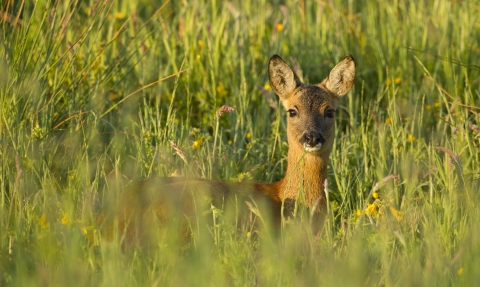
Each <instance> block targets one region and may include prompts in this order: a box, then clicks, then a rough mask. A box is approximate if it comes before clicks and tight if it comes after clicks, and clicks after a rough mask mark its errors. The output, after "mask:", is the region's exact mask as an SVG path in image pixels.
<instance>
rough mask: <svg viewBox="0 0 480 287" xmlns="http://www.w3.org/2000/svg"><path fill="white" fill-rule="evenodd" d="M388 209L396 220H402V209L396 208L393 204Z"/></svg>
mask: <svg viewBox="0 0 480 287" xmlns="http://www.w3.org/2000/svg"><path fill="white" fill-rule="evenodd" d="M390 211H391V212H392V214H393V216H394V217H395V219H396V220H397V221H398V222H400V221H402V219H403V214H404V213H403V212H402V211H400V210H396V209H395V208H394V207H393V206H390Z"/></svg>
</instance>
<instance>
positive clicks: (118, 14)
mask: <svg viewBox="0 0 480 287" xmlns="http://www.w3.org/2000/svg"><path fill="white" fill-rule="evenodd" d="M116 16H117V19H123V18H124V17H125V15H123V13H122V12H118V13H117V15H116Z"/></svg>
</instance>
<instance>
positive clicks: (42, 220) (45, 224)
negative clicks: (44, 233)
mask: <svg viewBox="0 0 480 287" xmlns="http://www.w3.org/2000/svg"><path fill="white" fill-rule="evenodd" d="M38 224H39V225H40V226H41V227H42V228H48V222H47V214H46V213H45V212H44V213H43V214H42V216H41V217H40V218H39V219H38Z"/></svg>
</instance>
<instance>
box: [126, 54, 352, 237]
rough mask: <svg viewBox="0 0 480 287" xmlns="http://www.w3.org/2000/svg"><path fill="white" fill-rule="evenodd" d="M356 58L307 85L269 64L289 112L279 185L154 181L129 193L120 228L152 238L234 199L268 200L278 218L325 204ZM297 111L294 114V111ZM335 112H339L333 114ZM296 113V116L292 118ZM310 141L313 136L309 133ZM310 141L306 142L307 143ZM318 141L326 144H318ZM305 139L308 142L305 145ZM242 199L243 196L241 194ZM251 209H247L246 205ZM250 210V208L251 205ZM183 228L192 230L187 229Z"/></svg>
mask: <svg viewBox="0 0 480 287" xmlns="http://www.w3.org/2000/svg"><path fill="white" fill-rule="evenodd" d="M354 77H355V62H354V60H353V58H352V57H351V56H347V57H345V58H344V59H343V60H342V61H340V62H339V63H338V64H337V65H336V66H335V67H334V68H333V69H332V71H331V72H330V74H329V76H328V77H327V78H326V79H325V80H323V81H322V82H321V83H320V84H317V85H305V84H303V83H301V82H300V81H299V80H298V79H297V77H296V76H295V74H294V72H293V71H292V70H291V69H290V67H289V66H288V65H287V64H286V63H285V62H284V61H283V60H282V59H281V58H280V57H279V56H277V55H274V56H272V57H271V59H270V62H269V80H270V85H271V87H272V89H273V90H274V91H275V93H276V94H277V95H278V96H279V97H280V100H281V102H282V104H283V106H284V107H285V110H287V114H288V115H289V116H288V124H287V138H288V145H289V150H288V164H287V171H286V174H285V177H284V178H283V179H282V180H280V181H279V182H276V183H227V182H221V181H209V180H203V179H195V180H185V179H175V178H163V179H162V178H157V179H150V180H147V181H145V182H143V183H140V184H138V185H135V186H133V187H131V188H129V189H128V190H127V191H125V193H124V195H123V196H122V198H121V202H120V209H119V210H118V214H119V215H118V220H119V229H120V231H121V232H125V235H126V239H127V241H128V240H133V239H134V238H137V239H138V238H139V237H140V239H141V238H143V237H145V236H148V235H147V233H148V230H150V229H151V226H153V225H151V224H153V223H152V221H159V222H163V221H166V220H169V219H170V218H175V217H184V218H186V219H187V220H188V219H191V218H195V217H196V216H198V215H199V214H200V213H201V212H202V210H208V209H209V208H210V206H211V205H213V206H215V207H217V208H223V207H226V205H228V204H229V203H228V202H230V201H236V202H239V203H240V204H242V205H244V201H251V199H253V201H255V202H257V201H258V202H263V204H264V205H262V207H264V208H265V209H267V210H263V211H264V212H267V213H268V214H270V217H271V219H273V220H274V221H275V222H280V220H281V216H282V213H281V210H282V206H283V208H284V215H289V214H292V212H293V211H294V208H295V203H296V202H298V203H299V204H303V205H304V206H306V207H307V208H312V207H313V206H316V210H317V211H318V212H321V211H322V210H323V209H324V206H325V196H324V181H325V179H326V178H327V164H328V157H329V155H330V152H331V150H332V146H333V141H334V135H335V120H334V118H333V112H334V111H335V110H336V108H337V103H338V101H339V99H340V97H341V96H343V95H344V94H346V93H347V92H348V91H349V90H350V88H351V87H352V86H353V82H354ZM292 110H293V111H294V112H292ZM332 111H333V112H332ZM292 113H293V114H294V115H293V116H292ZM308 135H313V136H312V137H313V140H312V137H310V141H309V140H308V138H309V136H308ZM305 139H307V140H306V142H305ZM312 141H318V142H322V141H323V144H322V145H321V148H320V149H319V150H316V151H311V152H306V146H308V147H309V148H315V146H314V144H315V143H316V142H314V144H310V145H309V144H308V143H309V142H310V143H311V142H312ZM302 142H303V143H302ZM238 197H240V199H239V198H238ZM245 209H247V208H246V207H245ZM247 210H248V209H247ZM181 232H185V233H188V231H187V230H182V231H181Z"/></svg>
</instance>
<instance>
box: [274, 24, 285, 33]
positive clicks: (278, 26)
mask: <svg viewBox="0 0 480 287" xmlns="http://www.w3.org/2000/svg"><path fill="white" fill-rule="evenodd" d="M275 28H276V29H277V31H278V32H282V30H283V24H282V23H278V24H277V26H275Z"/></svg>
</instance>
